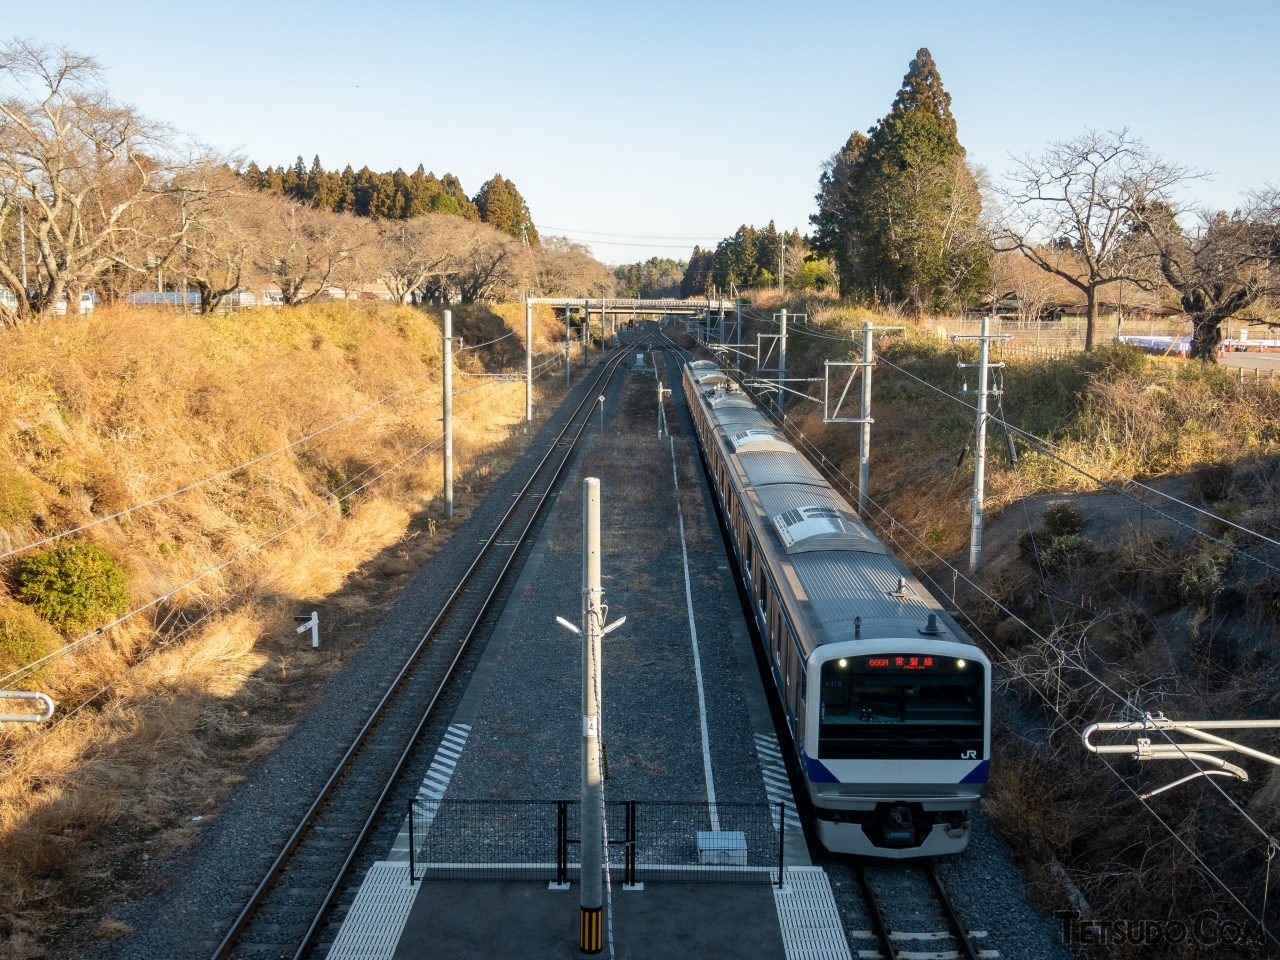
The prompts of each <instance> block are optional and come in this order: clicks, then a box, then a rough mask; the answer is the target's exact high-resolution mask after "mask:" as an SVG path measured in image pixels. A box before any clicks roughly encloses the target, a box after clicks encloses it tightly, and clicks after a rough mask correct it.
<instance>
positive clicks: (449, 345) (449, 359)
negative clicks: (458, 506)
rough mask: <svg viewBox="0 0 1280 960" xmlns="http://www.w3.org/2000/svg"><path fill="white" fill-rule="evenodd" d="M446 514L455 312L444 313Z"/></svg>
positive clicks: (448, 509)
mask: <svg viewBox="0 0 1280 960" xmlns="http://www.w3.org/2000/svg"><path fill="white" fill-rule="evenodd" d="M442 319H443V323H442V324H441V326H442V327H443V351H442V352H443V355H444V378H443V379H444V388H443V390H442V391H441V392H442V393H443V397H442V406H443V408H444V411H443V416H444V515H445V516H446V517H452V516H453V313H452V312H451V311H449V310H446V311H445V312H444V315H443V318H442Z"/></svg>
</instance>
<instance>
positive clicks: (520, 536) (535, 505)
mask: <svg viewBox="0 0 1280 960" xmlns="http://www.w3.org/2000/svg"><path fill="white" fill-rule="evenodd" d="M627 356H628V350H626V349H622V350H619V351H617V352H616V354H615V355H614V356H613V357H611V358H609V359H608V360H606V361H605V363H604V364H602V365H601V368H600V369H599V370H598V371H597V372H596V376H595V379H594V380H593V381H592V383H591V385H590V386H589V387H588V388H587V389H586V390H585V391H583V396H582V400H581V402H580V403H579V404H578V406H577V407H576V408H575V409H574V411H573V413H572V414H571V415H570V416H569V417H568V419H567V421H566V425H565V426H564V428H563V429H562V430H561V431H560V433H559V435H558V436H557V437H556V438H555V440H554V441H553V442H552V443H551V444H550V445H549V448H548V450H547V452H546V454H545V455H544V456H543V458H542V459H541V460H540V461H539V462H538V464H537V465H536V466H535V467H534V468H533V470H532V472H531V474H530V477H529V480H528V481H527V482H526V483H525V484H524V486H523V487H522V488H521V489H520V492H519V493H518V494H517V495H516V496H515V497H514V498H513V500H512V503H511V506H510V507H508V509H507V511H506V512H505V513H504V514H503V516H502V519H501V520H500V521H499V522H498V523H497V525H496V526H495V527H494V529H493V530H492V531H491V532H490V533H489V536H488V537H487V538H485V540H483V541H482V543H481V545H480V549H479V551H478V552H477V554H476V556H475V558H474V560H473V561H472V562H471V564H470V566H469V567H468V568H467V570H466V572H465V573H464V574H463V576H462V577H461V579H460V580H459V582H458V584H457V586H456V587H455V588H454V589H453V591H452V592H451V593H450V594H449V596H448V598H447V599H446V600H445V602H444V604H443V605H442V607H441V608H440V610H439V612H438V613H437V614H436V616H435V618H434V619H433V621H432V622H431V624H430V626H428V627H427V629H426V630H425V632H424V633H423V635H422V639H421V640H420V641H418V643H417V645H416V646H415V647H414V649H413V652H412V653H411V654H410V655H409V657H408V659H407V660H406V662H405V663H404V665H403V666H402V667H401V669H400V671H399V672H398V673H397V674H396V676H395V678H394V679H393V680H392V681H391V683H390V684H389V686H388V687H387V689H386V691H385V692H384V693H383V695H382V697H381V699H380V700H379V701H378V703H377V705H376V706H375V707H374V709H373V711H372V712H371V714H370V715H369V718H368V719H367V720H366V722H365V723H364V725H363V727H362V728H361V729H360V732H359V733H358V734H357V735H356V737H355V739H354V741H353V742H352V743H351V745H350V747H348V749H347V751H346V752H345V754H344V755H343V757H342V759H341V760H340V761H339V763H338V765H337V766H336V768H335V769H334V770H333V772H332V774H331V775H330V776H329V778H328V780H327V781H326V782H325V784H324V786H323V787H322V788H321V790H320V792H319V794H318V795H317V796H316V798H315V800H314V801H313V802H312V803H311V805H310V807H309V808H308V809H307V812H306V814H305V815H304V816H303V817H302V818H301V819H300V820H299V822H298V825H297V826H296V827H295V828H294V830H293V832H292V834H291V835H290V837H289V839H288V840H287V841H286V843H285V844H284V846H283V847H282V848H281V850H280V852H279V854H278V855H277V856H276V858H275V861H274V862H273V863H272V865H271V867H270V869H269V870H268V871H267V873H266V875H265V876H264V877H263V878H262V879H261V881H260V882H259V883H258V884H257V886H256V888H255V889H254V891H253V892H252V894H251V895H250V896H249V899H248V901H247V902H246V903H245V905H244V907H243V908H242V909H241V911H240V913H239V915H238V916H237V917H236V920H235V921H234V923H233V924H232V925H231V927H230V929H228V930H227V932H226V935H225V936H224V937H223V939H222V942H221V943H220V944H219V945H218V947H217V949H216V950H215V951H214V953H213V958H212V960H229V958H232V957H236V958H243V960H267V958H271V960H275V958H283V960H288V958H294V960H301V958H303V957H305V956H307V955H308V954H309V952H310V951H311V949H312V947H313V946H314V945H315V943H316V940H317V937H318V935H319V933H320V931H321V930H322V928H323V927H324V925H325V922H326V918H327V916H328V914H329V911H330V910H331V909H332V907H333V906H334V905H335V903H336V902H337V899H338V896H339V895H340V893H341V891H342V889H343V886H344V884H345V882H346V880H347V876H348V874H349V873H350V872H351V869H352V867H353V865H354V864H355V862H356V860H357V858H358V857H359V856H360V854H361V851H362V849H363V847H364V844H365V841H366V840H367V839H368V837H369V835H370V834H371V833H372V831H373V829H374V827H375V824H376V823H377V821H378V819H379V816H380V815H381V813H382V812H383V808H384V806H385V804H386V801H387V799H388V797H389V796H390V795H391V793H392V792H393V790H394V789H395V787H396V784H397V781H398V779H399V777H400V775H401V772H402V771H403V770H404V768H405V766H406V764H407V763H408V762H409V760H410V756H411V753H412V752H413V750H414V747H415V745H416V744H417V742H418V740H419V737H420V736H421V734H422V733H423V731H424V730H425V729H426V728H427V726H428V724H429V723H430V722H431V721H432V720H433V719H434V717H435V711H436V706H437V704H438V703H439V702H440V700H441V697H442V696H443V695H444V693H445V691H446V689H447V688H448V687H449V684H450V683H451V681H452V680H453V678H454V677H455V675H456V674H457V672H458V668H459V664H460V663H462V662H463V657H464V654H466V652H467V650H468V649H469V647H470V645H471V641H472V640H473V638H474V637H475V636H476V635H477V633H478V632H479V631H480V627H481V624H482V623H483V622H484V620H485V618H486V614H487V613H488V612H489V611H490V609H491V607H492V605H493V603H494V601H495V600H496V599H497V598H498V597H499V595H500V594H501V591H502V586H503V584H504V582H505V579H506V576H507V574H508V572H509V571H510V570H511V568H512V567H513V565H514V563H515V559H516V555H517V554H518V553H519V551H520V549H521V547H522V546H523V545H524V543H525V541H526V540H527V538H528V537H529V535H530V533H531V532H532V531H533V529H534V527H535V526H536V523H537V520H538V518H539V516H540V514H541V512H542V509H543V506H544V504H545V503H546V502H547V501H548V500H550V499H551V496H550V494H552V493H553V492H554V490H555V488H556V485H557V483H558V482H559V479H560V477H561V475H562V473H563V472H564V469H565V467H566V466H567V465H568V463H569V461H570V460H571V459H572V457H573V454H574V452H575V450H576V447H577V443H578V440H579V439H580V438H581V437H582V435H583V433H584V432H585V431H586V429H587V426H588V425H589V424H590V423H591V413H592V411H593V410H594V408H595V405H596V398H597V396H598V395H599V394H600V391H601V388H602V387H603V386H604V385H606V384H607V383H608V382H609V380H610V379H611V378H612V376H613V375H614V373H616V372H617V370H618V369H619V367H620V366H621V364H622V361H623V360H624V359H625V358H626V357H627Z"/></svg>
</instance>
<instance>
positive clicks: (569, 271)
mask: <svg viewBox="0 0 1280 960" xmlns="http://www.w3.org/2000/svg"><path fill="white" fill-rule="evenodd" d="M533 257H534V265H535V269H536V271H537V276H536V279H537V286H538V287H539V288H540V289H541V291H542V295H543V296H544V297H585V296H588V295H592V296H594V295H595V294H596V293H597V292H598V291H599V290H600V289H601V287H603V288H605V289H606V290H607V291H608V292H609V294H612V293H613V289H614V286H615V284H616V283H617V278H616V277H615V276H614V273H613V270H612V269H610V268H609V267H606V266H605V265H604V264H603V263H601V262H600V261H599V260H597V259H596V258H595V257H593V256H592V255H591V251H590V249H589V248H588V247H586V246H585V245H584V244H581V243H574V242H573V241H572V240H569V239H568V238H567V237H543V238H542V243H541V245H540V246H539V247H537V248H536V249H535V250H534V252H533Z"/></svg>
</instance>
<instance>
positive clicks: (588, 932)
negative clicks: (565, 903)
mask: <svg viewBox="0 0 1280 960" xmlns="http://www.w3.org/2000/svg"><path fill="white" fill-rule="evenodd" d="M578 949H579V950H581V951H582V952H583V953H599V952H600V951H601V950H603V949H604V907H581V908H579V911H578Z"/></svg>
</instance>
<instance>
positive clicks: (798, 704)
mask: <svg viewBox="0 0 1280 960" xmlns="http://www.w3.org/2000/svg"><path fill="white" fill-rule="evenodd" d="M786 634H787V636H786V641H785V642H784V643H783V644H782V645H783V647H785V648H786V649H785V650H784V651H783V658H784V660H785V661H786V664H787V695H786V702H787V713H788V714H790V717H791V736H792V737H794V738H795V741H796V743H799V742H800V741H801V740H802V739H803V737H804V725H803V722H802V718H803V717H804V704H803V701H802V692H803V687H804V674H803V672H802V670H801V664H800V654H799V652H798V651H797V650H796V644H795V639H794V638H793V637H792V636H791V631H790V630H787V631H786Z"/></svg>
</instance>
